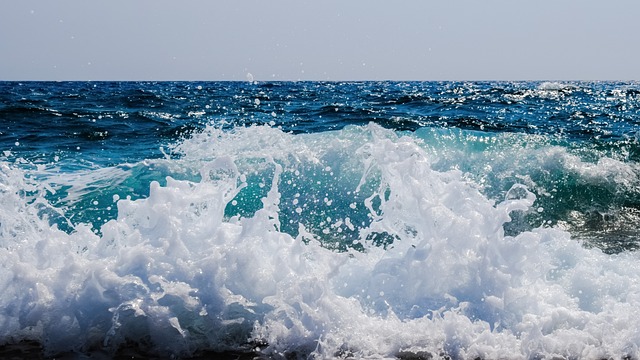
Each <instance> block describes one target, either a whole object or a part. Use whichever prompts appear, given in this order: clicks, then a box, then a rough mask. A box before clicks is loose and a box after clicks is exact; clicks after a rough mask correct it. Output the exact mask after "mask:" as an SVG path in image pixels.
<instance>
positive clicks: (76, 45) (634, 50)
mask: <svg viewBox="0 0 640 360" xmlns="http://www.w3.org/2000/svg"><path fill="white" fill-rule="evenodd" d="M639 19H640V1H638V0H608V1H602V0H580V1H578V0H536V1H533V0H531V1H524V0H510V1H507V0H501V1H498V0H482V1H480V0H448V1H445V0H441V1H429V0H397V1H391V0H386V1H378V0H341V1H338V0H315V1H307V0H234V1H231V0H188V1H166V0H109V1H98V0H96V1H88V0H57V1H46V0H40V1H33V0H20V1H12V0H0V80H96V81H97V80H241V81H244V80H247V79H253V80H256V81H264V80H331V81H341V80H640V65H638V64H640V61H639V59H640V46H638V44H639V43H640V42H639V41H640V40H639V39H638V38H639V37H640V20H639Z"/></svg>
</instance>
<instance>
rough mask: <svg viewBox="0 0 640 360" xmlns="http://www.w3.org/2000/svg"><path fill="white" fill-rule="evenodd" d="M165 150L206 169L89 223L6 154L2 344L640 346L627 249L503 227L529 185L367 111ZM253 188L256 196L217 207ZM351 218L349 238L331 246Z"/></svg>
mask: <svg viewBox="0 0 640 360" xmlns="http://www.w3.org/2000/svg"><path fill="white" fill-rule="evenodd" d="M174 150H177V151H180V152H181V154H182V157H181V158H180V159H177V160H172V161H174V162H175V163H176V169H187V168H188V169H197V170H198V171H199V174H200V175H199V178H198V179H191V180H184V179H183V180H179V179H175V178H173V177H168V178H167V179H166V181H165V184H162V185H161V184H160V183H159V182H157V181H154V182H152V183H151V185H150V187H149V195H148V197H146V198H140V199H134V200H129V199H123V198H120V197H118V199H117V200H118V201H117V210H118V215H117V218H116V219H112V220H110V221H108V222H107V223H106V224H104V225H103V226H102V228H101V232H100V234H101V235H96V234H94V233H93V232H91V231H90V227H89V226H85V225H78V226H75V230H74V231H73V232H71V233H67V232H63V231H61V230H59V229H58V228H57V226H55V225H54V226H50V224H49V221H48V220H47V218H46V216H43V214H42V212H41V209H43V208H47V207H49V206H50V205H49V204H48V203H47V202H46V201H45V200H44V197H43V196H42V195H39V194H41V192H42V190H39V187H40V185H39V184H38V183H37V182H33V180H30V179H29V178H28V177H25V176H24V174H23V172H22V171H20V170H18V169H16V168H14V167H12V166H11V165H8V164H6V163H2V166H1V167H0V180H1V181H0V199H1V200H2V204H3V206H2V207H1V208H0V209H1V210H0V211H2V212H1V213H0V219H1V223H0V229H1V231H0V257H1V258H2V259H3V261H2V267H0V287H1V288H2V289H3V291H2V295H1V296H0V323H1V324H2V326H1V327H0V329H1V330H0V342H1V343H4V344H6V343H9V342H15V341H18V340H36V341H39V342H41V343H43V344H44V345H45V349H46V351H47V353H48V354H55V353H57V352H59V351H80V352H87V351H92V350H96V349H107V350H110V351H115V349H117V348H118V347H120V346H125V344H132V343H133V344H137V345H138V346H140V347H141V348H142V349H143V350H145V351H148V352H149V353H155V354H171V355H174V356H189V355H191V354H193V353H194V352H196V351H198V350H202V349H209V350H218V351H223V350H229V349H233V350H242V349H248V348H250V347H251V346H254V345H255V344H260V345H259V346H260V352H261V353H263V354H267V355H273V356H284V357H287V356H295V355H296V354H297V355H299V356H308V355H317V356H319V357H325V358H330V357H335V356H354V357H393V356H397V355H402V354H407V353H414V354H418V353H421V352H428V353H430V354H433V355H434V356H437V355H438V354H443V353H446V354H448V355H450V356H452V357H456V358H475V357H482V358H498V357H506V358H525V357H526V358H541V357H554V356H557V357H575V358H602V357H623V356H632V357H637V356H638V355H640V353H639V351H638V344H639V343H640V339H639V338H638V334H637V329H638V328H639V327H640V316H639V315H640V314H638V309H640V284H638V282H637V281H636V279H637V278H638V277H639V275H640V274H639V273H638V267H637V266H635V265H636V264H637V262H638V260H640V259H638V255H637V254H636V253H621V254H618V255H615V256H611V255H606V254H603V253H602V252H601V251H599V250H597V249H587V248H584V247H583V246H582V245H581V243H580V242H579V241H576V240H573V239H571V237H570V235H569V233H567V232H565V231H563V230H561V229H558V228H536V229H532V230H531V231H523V232H521V233H519V234H517V235H515V236H508V235H505V232H504V229H503V225H504V224H505V223H506V222H509V221H510V220H511V217H512V216H513V214H514V213H515V212H518V211H523V210H527V209H530V208H531V207H532V206H534V203H535V201H536V196H535V195H534V194H533V193H532V192H530V191H529V190H528V187H527V186H525V185H524V184H516V185H514V186H513V187H511V190H510V191H509V192H508V193H509V194H510V195H509V196H507V197H505V200H504V201H500V202H496V201H494V200H491V199H489V198H487V197H486V195H484V194H483V192H482V191H481V188H480V187H478V186H477V185H475V184H474V182H473V181H471V180H469V179H468V178H467V177H466V176H465V174H464V173H463V172H461V171H459V170H455V169H450V170H443V169H439V170H438V169H435V168H434V166H433V163H434V160H435V159H434V157H433V155H432V154H431V153H429V152H428V151H426V150H425V147H424V144H421V143H420V142H419V141H416V138H415V137H412V136H401V135H397V134H395V133H393V132H391V131H388V130H385V129H382V128H381V127H378V126H375V125H369V126H367V127H353V128H348V129H345V130H343V131H340V132H334V133H323V134H312V135H292V134H286V133H283V132H282V131H280V130H278V129H273V128H269V127H250V128H244V129H236V130H234V131H231V132H226V133H225V132H222V131H220V130H217V129H213V128H208V129H206V130H205V131H204V132H203V133H201V134H197V135H194V136H193V137H192V138H191V139H188V140H185V141H184V142H182V143H181V144H179V145H178V146H177V147H176V148H175V149H174ZM163 161H166V160H163ZM328 167H330V169H331V172H332V173H334V175H328V173H327V172H326V171H323V170H325V169H326V168H328ZM256 173H257V174H258V175H255V174H256ZM296 173H297V174H298V175H297V176H296V175H295V174H296ZM251 174H253V175H251ZM323 176H333V178H332V181H327V180H328V179H324V178H323ZM319 179H322V180H323V181H322V183H323V185H321V186H319V187H315V188H309V187H307V185H305V184H307V183H305V182H304V181H308V183H309V184H316V183H317V181H319ZM287 180H292V181H291V182H289V181H287ZM258 182H263V183H264V184H265V188H264V189H260V188H259V187H258V186H256V185H255V184H256V183H258ZM324 184H327V185H324ZM336 184H337V185H339V186H336ZM331 186H333V187H331ZM342 187H346V188H348V189H342ZM314 191H316V192H314ZM250 193H253V194H259V195H258V197H259V200H260V201H259V204H258V205H256V209H255V211H252V212H247V213H244V214H241V213H229V211H228V209H227V206H228V205H229V204H230V203H232V202H233V201H237V204H238V205H240V204H241V203H243V201H244V202H245V203H246V201H245V200H242V199H241V198H242V196H245V195H248V194H250ZM347 193H349V194H350V195H349V196H347V195H346V194H347ZM28 194H29V195H28ZM243 194H244V195H243ZM314 194H315V195H316V199H317V200H318V202H317V205H315V207H312V206H311V205H309V207H307V208H306V209H305V211H302V212H301V214H299V215H302V217H301V218H295V219H297V221H294V226H293V227H287V226H286V225H285V223H287V224H288V223H289V221H288V220H287V221H284V219H294V218H291V216H293V215H292V214H295V213H296V212H295V211H293V209H298V208H300V209H302V207H301V204H303V203H313V200H314V197H313V195H314ZM354 196H355V197H354ZM325 198H327V199H331V200H332V201H333V204H330V206H329V205H328V204H327V202H326V201H322V200H323V199H325ZM293 199H299V203H298V204H297V205H293V204H292V200H293ZM341 199H342V200H341ZM353 204H356V205H357V206H354V207H355V208H354V207H352V206H351V205H353ZM324 207H327V208H336V207H337V208H341V209H342V210H340V211H344V212H345V213H344V214H335V213H332V212H327V211H329V210H327V211H325V212H323V211H324V210H323V209H324ZM290 209H291V211H289V210H290ZM334 211H335V210H334ZM312 212H315V214H311V213H312ZM347 212H348V214H347ZM347 215H348V216H347ZM314 216H315V218H314ZM327 218H330V220H328V219H327ZM320 222H325V225H326V226H325V227H323V228H322V229H320V228H318V227H317V225H318V224H319V223H320ZM337 224H340V225H337ZM342 224H344V225H345V226H342ZM313 226H316V228H314V227H313ZM338 226H340V227H342V228H343V232H338V231H336V230H335V229H336V227H338ZM350 228H351V229H352V230H349V229H350ZM324 229H328V230H329V231H328V234H324V233H323V232H322V230H324ZM346 231H351V232H352V235H353V238H349V239H348V243H349V244H354V243H355V244H358V245H359V247H355V246H353V247H350V246H347V247H343V248H341V249H342V251H335V250H332V248H333V247H335V246H331V245H330V244H333V243H335V242H338V243H340V244H342V243H343V242H345V241H346V240H342V236H345V235H344V232H346ZM249 342H252V343H249Z"/></svg>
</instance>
